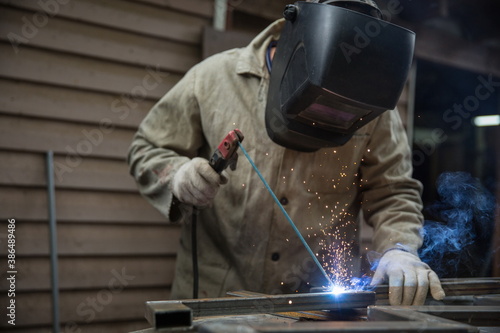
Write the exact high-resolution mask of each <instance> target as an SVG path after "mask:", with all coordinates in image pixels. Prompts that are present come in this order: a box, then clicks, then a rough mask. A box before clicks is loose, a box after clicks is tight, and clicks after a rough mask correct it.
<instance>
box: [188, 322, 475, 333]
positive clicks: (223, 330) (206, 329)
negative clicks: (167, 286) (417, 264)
mask: <svg viewBox="0 0 500 333" xmlns="http://www.w3.org/2000/svg"><path fill="white" fill-rule="evenodd" d="M424 326H425V329H424V328H423V327H424ZM198 332H200V333H234V332H238V333H340V332H342V333H350V332H352V333H401V332H405V333H422V332H432V333H439V332H442V333H445V332H446V333H450V332H453V333H468V332H470V331H469V330H468V326H467V325H461V324H457V323H454V324H452V325H450V324H445V323H429V324H428V323H422V322H417V321H414V322H401V321H399V322H390V323H388V322H342V321H341V322H299V323H294V324H293V325H279V324H277V325H253V326H248V325H237V324H235V325H227V324H221V323H209V324H205V325H202V326H200V328H199V330H198Z"/></svg>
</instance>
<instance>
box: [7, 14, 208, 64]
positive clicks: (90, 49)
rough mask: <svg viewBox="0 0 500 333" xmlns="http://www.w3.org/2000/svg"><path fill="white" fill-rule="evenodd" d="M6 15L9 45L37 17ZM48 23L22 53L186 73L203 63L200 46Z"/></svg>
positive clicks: (69, 22) (69, 23) (80, 25)
mask: <svg viewBox="0 0 500 333" xmlns="http://www.w3.org/2000/svg"><path fill="white" fill-rule="evenodd" d="M2 11H3V13H2V19H1V20H0V31H1V32H2V33H1V34H0V40H3V41H5V42H7V43H9V42H10V41H9V32H14V31H16V29H19V22H23V18H24V19H25V18H26V17H31V16H32V15H33V13H32V12H31V11H29V10H22V9H16V8H10V7H7V8H3V9H2ZM47 22H48V23H47V24H46V25H45V26H44V27H43V29H39V30H38V31H37V34H36V35H35V36H34V37H33V38H31V39H29V41H28V42H27V43H26V44H20V45H19V46H18V48H19V52H23V51H24V49H23V48H24V47H28V46H31V47H33V46H36V47H37V48H38V47H40V48H44V49H51V50H55V51H60V52H65V53H66V52H68V53H71V54H78V55H82V56H88V57H94V58H100V59H105V60H109V61H113V62H123V63H128V64H131V65H136V66H143V67H146V66H151V67H155V68H156V67H159V68H161V69H163V70H165V71H175V72H182V73H183V72H186V71H187V70H188V69H189V68H191V67H192V66H193V65H195V64H196V63H197V62H199V61H200V54H199V48H198V45H190V44H185V43H180V42H178V41H169V40H164V39H159V38H157V37H150V36H144V35H137V34H131V33H129V32H125V31H121V30H115V29H110V28H107V27H102V26H96V25H89V24H86V23H83V22H81V21H73V20H64V19H62V18H60V17H59V16H54V17H53V18H51V19H50V20H48V21H47ZM25 45H27V46H25Z"/></svg>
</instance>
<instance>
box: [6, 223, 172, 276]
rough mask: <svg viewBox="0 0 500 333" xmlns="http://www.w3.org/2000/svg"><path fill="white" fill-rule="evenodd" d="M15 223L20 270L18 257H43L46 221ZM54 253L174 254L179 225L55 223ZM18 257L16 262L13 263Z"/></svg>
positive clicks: (46, 246)
mask: <svg viewBox="0 0 500 333" xmlns="http://www.w3.org/2000/svg"><path fill="white" fill-rule="evenodd" d="M18 221H19V224H18V225H17V226H16V239H17V242H16V267H17V268H19V273H20V274H23V273H22V272H23V271H22V257H35V256H38V257H45V256H47V255H48V254H49V238H48V237H49V235H48V226H47V224H46V223H31V222H26V221H23V220H22V219H18ZM57 234H58V244H57V248H58V252H59V253H58V255H59V256H61V257H62V256H66V257H73V258H75V260H76V258H82V257H105V256H120V257H121V256H123V257H126V256H128V257H137V256H140V257H144V256H147V255H149V256H175V254H176V253H177V248H178V245H179V242H178V239H179V237H180V228H178V227H174V226H169V225H166V224H165V225H145V224H142V225H141V224H137V225H112V224H97V223H94V224H84V223H80V224H70V223H58V226H57ZM0 236H1V237H2V242H1V243H0V249H1V251H2V253H7V244H6V243H7V242H6V237H7V236H6V234H3V235H0ZM17 259H19V261H20V262H19V263H18V264H19V265H17Z"/></svg>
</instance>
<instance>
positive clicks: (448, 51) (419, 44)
mask: <svg viewBox="0 0 500 333" xmlns="http://www.w3.org/2000/svg"><path fill="white" fill-rule="evenodd" d="M393 23H395V24H397V25H400V26H403V27H406V28H408V29H410V30H412V31H414V32H415V33H416V45H415V56H416V57H417V58H420V59H424V60H428V61H433V62H436V63H440V64H443V65H446V66H452V67H457V68H461V69H465V70H468V71H472V72H476V73H481V74H492V75H493V76H497V77H500V51H499V50H498V49H494V48H492V47H488V46H486V45H483V44H481V43H479V42H472V41H467V40H464V39H461V38H458V37H456V36H453V35H450V34H447V33H444V32H442V31H440V30H437V29H433V28H428V27H425V26H423V25H415V24H410V23H408V22H405V21H401V20H393Z"/></svg>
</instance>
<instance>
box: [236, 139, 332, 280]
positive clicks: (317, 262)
mask: <svg viewBox="0 0 500 333" xmlns="http://www.w3.org/2000/svg"><path fill="white" fill-rule="evenodd" d="M238 145H239V146H240V149H241V151H242V152H243V154H245V156H246V158H247V159H248V161H249V162H250V164H251V165H252V168H253V169H254V170H255V172H257V175H258V176H259V178H260V180H262V183H264V186H265V187H266V188H267V190H268V191H269V193H270V194H271V196H272V197H273V199H274V201H275V202H276V204H277V205H278V207H279V208H280V209H281V211H282V212H283V215H285V218H286V219H287V221H288V222H289V223H290V225H291V226H292V228H293V230H294V231H295V233H296V234H297V236H299V239H300V241H301V242H302V244H303V245H304V247H305V248H306V250H307V252H309V254H310V255H311V257H312V258H313V260H314V263H315V264H316V265H317V266H318V268H319V270H320V272H321V273H322V274H323V276H324V277H325V278H326V280H327V281H328V283H329V285H332V281H331V280H330V277H329V276H328V274H326V272H325V270H324V269H323V266H321V263H320V262H319V260H318V258H316V256H315V255H314V253H313V251H312V250H311V248H310V247H309V244H307V242H306V240H305V239H304V237H302V234H301V233H300V230H299V229H298V228H297V227H296V226H295V223H293V221H292V218H291V217H290V215H288V213H287V212H286V210H285V208H283V205H281V203H280V201H279V200H278V197H276V195H275V194H274V192H273V190H272V189H271V187H270V186H269V184H268V183H267V181H266V180H265V179H264V176H262V174H261V173H260V171H259V169H258V168H257V166H256V165H255V163H254V162H253V160H252V158H251V157H250V155H248V153H247V151H246V150H245V148H243V146H242V145H241V142H238Z"/></svg>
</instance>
